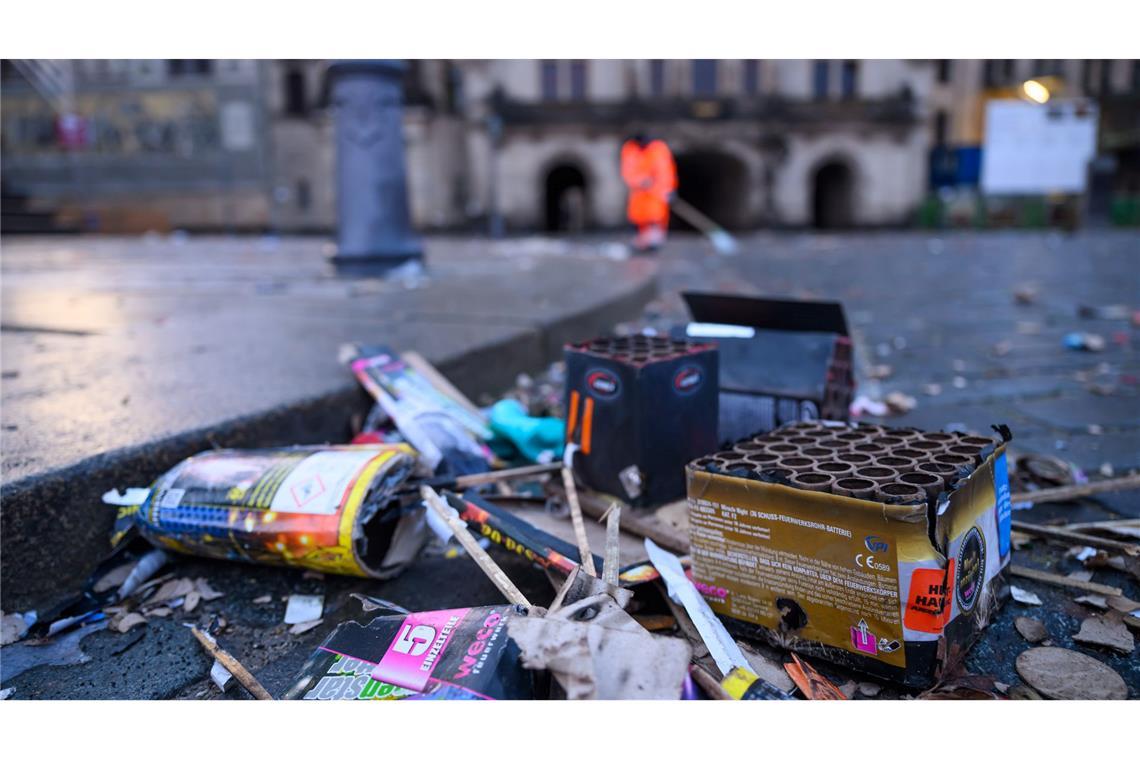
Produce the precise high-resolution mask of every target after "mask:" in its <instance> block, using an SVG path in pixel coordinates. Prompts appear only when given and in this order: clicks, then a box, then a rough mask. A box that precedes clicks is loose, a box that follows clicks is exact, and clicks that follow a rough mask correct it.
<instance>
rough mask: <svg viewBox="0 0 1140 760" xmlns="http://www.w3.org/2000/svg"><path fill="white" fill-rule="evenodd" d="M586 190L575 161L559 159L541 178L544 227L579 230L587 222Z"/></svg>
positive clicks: (552, 229) (561, 230) (546, 228)
mask: <svg viewBox="0 0 1140 760" xmlns="http://www.w3.org/2000/svg"><path fill="white" fill-rule="evenodd" d="M588 191H589V187H588V182H587V180H586V173H585V172H584V171H583V170H582V169H581V167H580V166H579V165H578V164H577V162H575V161H559V162H557V163H555V164H554V165H552V166H551V167H550V168H549V169H547V171H546V175H545V177H544V178H543V229H545V230H546V231H547V232H581V231H582V230H583V229H585V227H586V225H587V219H586V215H587V214H586V212H587V209H588V208H589V198H588V197H587V193H588Z"/></svg>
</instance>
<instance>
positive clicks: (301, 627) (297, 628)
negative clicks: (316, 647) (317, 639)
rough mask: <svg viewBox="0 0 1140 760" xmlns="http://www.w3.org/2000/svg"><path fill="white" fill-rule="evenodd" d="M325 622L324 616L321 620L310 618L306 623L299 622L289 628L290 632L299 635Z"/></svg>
mask: <svg viewBox="0 0 1140 760" xmlns="http://www.w3.org/2000/svg"><path fill="white" fill-rule="evenodd" d="M323 622H325V621H324V618H321V619H320V620H310V621H308V622H306V623H297V624H296V625H294V626H293V627H291V628H290V629H289V633H291V634H293V635H294V636H299V635H300V634H302V633H304V632H305V631H311V630H313V629H314V628H316V627H317V626H318V625H320V624H321V623H323Z"/></svg>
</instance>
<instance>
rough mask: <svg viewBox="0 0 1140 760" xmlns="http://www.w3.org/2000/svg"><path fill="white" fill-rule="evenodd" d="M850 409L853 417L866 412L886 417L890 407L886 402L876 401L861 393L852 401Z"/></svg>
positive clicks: (873, 415)
mask: <svg viewBox="0 0 1140 760" xmlns="http://www.w3.org/2000/svg"><path fill="white" fill-rule="evenodd" d="M848 411H849V413H850V414H851V416H852V417H862V416H863V415H864V414H869V415H871V416H872V417H885V416H886V414H887V412H888V411H890V409H889V407H888V406H887V405H886V404H885V403H884V402H882V401H875V400H873V399H871V398H870V397H868V396H864V395H861V394H860V395H859V396H856V397H855V400H854V401H852V402H851V406H850V408H849V410H848Z"/></svg>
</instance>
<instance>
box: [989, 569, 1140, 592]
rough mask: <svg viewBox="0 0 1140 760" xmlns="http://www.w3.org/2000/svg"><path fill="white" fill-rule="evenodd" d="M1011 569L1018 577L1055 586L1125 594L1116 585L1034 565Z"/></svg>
mask: <svg viewBox="0 0 1140 760" xmlns="http://www.w3.org/2000/svg"><path fill="white" fill-rule="evenodd" d="M1009 571H1010V573H1012V574H1013V575H1016V576H1017V577H1018V578H1028V579H1029V580H1031V581H1039V582H1041V583H1048V584H1050V585H1053V586H1062V587H1064V588H1075V589H1079V590H1080V591H1088V592H1090V593H1093V594H1107V595H1108V596H1123V595H1124V591H1122V590H1121V589H1118V588H1117V587H1116V586H1105V585H1103V584H1101V583H1092V582H1091V581H1079V580H1077V579H1076V578H1066V577H1065V576H1063V575H1057V574H1055V573H1047V572H1045V571H1044V570H1034V569H1033V568H1032V567H1024V566H1023V565H1010V566H1009Z"/></svg>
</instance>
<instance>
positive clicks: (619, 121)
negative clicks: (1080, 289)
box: [0, 60, 1140, 233]
mask: <svg viewBox="0 0 1140 760" xmlns="http://www.w3.org/2000/svg"><path fill="white" fill-rule="evenodd" d="M327 63H328V62H326V61H285V60H277V61H248V60H84V61H64V60H52V61H42V60H39V61H37V60H5V61H4V62H3V71H2V84H0V87H2V89H0V118H2V127H0V137H2V165H0V178H2V180H3V214H4V216H3V221H2V223H0V228H2V229H3V231H4V232H6V233H7V232H17V231H21V230H29V231H36V230H53V229H54V230H59V229H76V230H99V231H107V232H140V231H146V230H158V231H165V230H170V229H175V228H185V229H194V230H218V231H275V232H293V233H300V232H322V233H323V232H327V231H328V230H330V229H332V228H333V226H334V225H335V223H336V218H335V215H336V203H335V201H336V199H335V189H334V188H335V177H334V141H333V111H334V109H335V106H336V104H335V103H331V102H330V88H329V84H328V81H327ZM1029 80H1033V81H1034V82H1036V83H1037V84H1038V85H1039V86H1040V87H1041V88H1043V91H1044V92H1045V95H1044V96H1041V97H1044V98H1048V99H1049V102H1047V103H1045V104H1044V105H1043V106H1042V108H1043V109H1044V110H1042V111H1039V113H1041V114H1042V116H1041V118H1042V119H1052V120H1053V121H1054V122H1055V123H1056V124H1057V125H1062V124H1068V125H1074V128H1073V129H1071V130H1068V131H1065V132H1064V134H1065V135H1069V136H1070V137H1069V138H1065V137H1062V138H1058V139H1070V138H1071V140H1072V141H1076V142H1077V143H1079V142H1080V141H1081V140H1082V139H1084V138H1082V137H1081V136H1080V135H1081V134H1085V133H1087V134H1088V135H1089V140H1091V141H1092V143H1094V144H1090V145H1089V146H1088V154H1089V155H1088V156H1087V160H1086V159H1085V158H1082V156H1083V154H1082V153H1081V152H1080V150H1077V151H1076V152H1075V153H1074V155H1075V156H1077V159H1078V160H1080V161H1081V162H1082V163H1081V166H1080V171H1081V172H1084V173H1087V181H1085V180H1086V177H1084V176H1082V178H1081V182H1080V186H1079V187H1075V186H1069V185H1065V183H1060V184H1059V185H1058V187H1057V188H1056V190H1055V191H1052V190H1049V189H1047V188H1048V187H1049V185H1048V180H1042V182H1044V183H1045V184H1040V183H1038V184H1039V185H1040V189H1034V188H1037V186H1036V185H1027V186H1026V188H1028V189H1026V188H1022V189H1020V190H1008V189H1007V190H1002V191H1000V192H998V191H993V190H992V188H994V187H998V186H997V185H992V183H991V191H990V192H987V190H986V187H984V183H983V181H982V179H983V177H982V175H983V166H984V165H985V164H986V155H985V154H986V146H987V144H990V145H991V148H992V150H991V156H990V158H991V159H992V161H991V163H990V171H991V173H992V174H995V173H997V172H998V171H999V169H1000V168H1001V167H1007V168H1008V167H1009V166H1012V165H1013V164H1011V163H1010V162H1016V161H1017V160H1018V159H1017V157H1016V156H1015V155H1013V154H1012V153H1010V154H1009V155H1007V156H1005V157H1004V158H1003V159H1002V161H1004V163H1002V162H997V163H994V162H996V161H998V159H997V157H998V155H999V153H1000V149H1001V146H1002V145H1003V144H1004V145H1005V146H1010V145H1011V144H1014V145H1013V147H1016V145H1015V143H1016V142H1017V141H1016V140H1015V139H1012V138H1014V137H1015V136H1016V132H1015V131H1009V132H1008V134H1006V135H1005V138H1006V140H1005V142H1004V143H1002V142H1001V141H1000V140H999V141H998V142H994V140H995V139H997V138H998V137H1001V135H995V134H993V133H992V130H991V134H989V135H987V113H988V112H989V110H988V108H989V104H991V103H993V102H995V101H1009V102H1011V103H1020V102H1025V100H1026V93H1027V92H1028V91H1027V90H1026V85H1025V83H1026V82H1027V81H1029ZM1029 94H1031V95H1034V94H1036V93H1034V92H1030V93H1029ZM405 102H406V107H405V124H404V129H405V136H406V141H407V152H408V172H409V188H408V190H409V196H410V200H411V208H412V215H413V219H414V221H415V223H416V224H417V225H418V226H419V227H420V228H422V229H425V230H452V229H480V230H490V231H492V232H497V231H501V230H505V231H508V232H510V231H535V230H544V231H551V232H576V231H584V230H592V229H605V228H617V227H620V226H621V225H622V224H623V222H624V205H625V188H624V186H623V184H622V182H621V178H620V176H619V172H618V153H619V149H620V145H621V142H622V141H623V140H624V139H625V138H626V137H627V136H628V135H629V134H630V133H631V131H633V130H635V129H641V130H644V131H646V132H648V133H650V134H651V135H653V136H657V137H661V138H663V139H665V140H666V141H667V142H668V143H669V145H670V146H671V147H672V149H673V151H674V153H675V155H676V159H677V165H678V173H679V179H680V193H681V195H682V196H683V197H685V198H686V199H687V200H688V201H689V202H690V203H692V204H693V205H695V206H697V207H698V208H700V209H701V210H703V211H705V212H706V213H707V214H709V215H710V216H712V217H713V218H714V219H716V220H717V221H719V222H720V223H722V224H723V225H725V226H727V227H730V228H753V227H777V228H779V227H817V228H842V227H852V226H866V227H875V226H897V225H909V224H925V225H931V226H941V225H947V224H1047V223H1051V222H1056V221H1058V220H1060V221H1062V222H1063V223H1075V221H1077V220H1080V221H1090V222H1099V221H1109V220H1111V221H1116V222H1117V223H1132V224H1135V223H1140V200H1138V199H1140V65H1138V63H1137V62H1136V61H1108V60H1094V61H1076V60H1036V61H1033V60H910V61H902V60H858V61H856V60H778V61H768V60H511V61H441V60H431V61H428V60H423V61H411V62H409V65H408V69H407V73H406V81H405ZM1015 115H1016V114H1015ZM1009 123H1011V124H1013V123H1014V121H1011V122H1009ZM1042 123H1046V122H1042ZM1082 126H1083V127H1085V129H1084V132H1081V131H1080V129H1079V127H1082ZM1005 129H1007V130H1015V129H1017V127H1008V128H1005ZM1042 134H1045V133H1044V132H1043V133H1042ZM1050 134H1051V133H1050ZM1057 134H1061V131H1057ZM1045 139H1046V140H1049V139H1054V138H1053V137H1049V136H1046V138H1045ZM1046 147H1047V146H1046ZM1086 164H1087V166H1086ZM994 167H998V168H994ZM1070 184H1071V183H1070ZM1058 209H1060V216H1058V215H1057V214H1058V211H1057V210H1058Z"/></svg>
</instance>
